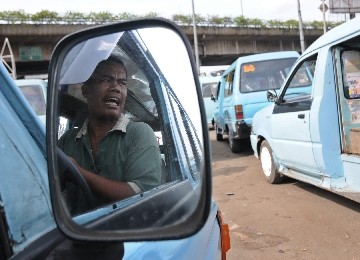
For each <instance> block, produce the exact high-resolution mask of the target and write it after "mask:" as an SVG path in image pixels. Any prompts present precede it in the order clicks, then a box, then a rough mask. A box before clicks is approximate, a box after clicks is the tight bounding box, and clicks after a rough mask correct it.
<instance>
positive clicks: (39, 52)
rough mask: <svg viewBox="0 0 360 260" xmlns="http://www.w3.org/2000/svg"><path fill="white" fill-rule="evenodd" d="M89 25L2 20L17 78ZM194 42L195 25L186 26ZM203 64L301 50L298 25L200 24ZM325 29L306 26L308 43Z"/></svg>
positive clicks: (39, 67) (0, 31)
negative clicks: (255, 54) (73, 33)
mask: <svg viewBox="0 0 360 260" xmlns="http://www.w3.org/2000/svg"><path fill="white" fill-rule="evenodd" d="M88 27H89V26H87V25H79V24H78V25H59V24H52V25H49V24H44V25H29V24H19V25H16V24H0V43H1V44H2V43H3V42H4V40H5V38H8V39H9V42H10V45H11V49H12V51H13V54H14V56H15V61H16V71H17V78H22V77H23V76H24V75H32V74H44V73H47V67H48V64H49V59H50V56H51V53H52V51H53V49H54V47H55V45H56V43H57V42H58V41H59V40H60V39H61V38H63V37H64V36H65V35H67V34H69V33H72V32H75V31H78V30H81V29H85V28H88ZM182 29H183V31H184V32H185V34H186V35H187V36H188V39H189V40H190V42H191V44H192V45H193V42H194V41H193V39H194V36H193V27H192V26H182ZM196 30H197V35H198V50H199V58H200V64H201V65H203V66H210V65H227V64H231V62H232V61H234V60H235V59H236V58H237V57H239V56H244V55H249V54H254V53H261V52H270V51H285V50H295V51H298V52H301V47H300V37H299V31H298V29H297V28H294V29H286V28H239V27H220V26H219V27H214V26H198V27H197V28H196ZM322 33H323V32H322V30H305V31H304V38H305V46H309V45H310V44H311V43H312V42H313V41H315V40H316V39H317V38H318V37H319V36H321V35H322Z"/></svg>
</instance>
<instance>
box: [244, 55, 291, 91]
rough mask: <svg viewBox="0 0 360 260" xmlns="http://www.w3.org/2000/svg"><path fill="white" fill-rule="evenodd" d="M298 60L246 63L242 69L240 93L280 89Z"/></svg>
mask: <svg viewBox="0 0 360 260" xmlns="http://www.w3.org/2000/svg"><path fill="white" fill-rule="evenodd" d="M296 59H297V58H286V59H276V60H266V61H258V62H251V63H244V64H242V65H241V67H240V70H241V71H240V92H243V93H246V92H256V91H266V90H269V89H279V88H280V87H281V86H282V84H283V83H284V81H285V79H286V77H287V75H288V73H289V72H290V69H291V67H292V66H293V65H294V63H295V61H296Z"/></svg>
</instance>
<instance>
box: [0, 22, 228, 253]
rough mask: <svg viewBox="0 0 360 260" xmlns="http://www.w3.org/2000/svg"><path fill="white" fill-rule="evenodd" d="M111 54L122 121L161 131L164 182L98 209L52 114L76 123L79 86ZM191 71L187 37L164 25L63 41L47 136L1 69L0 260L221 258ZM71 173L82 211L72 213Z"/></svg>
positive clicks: (54, 69)
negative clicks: (120, 68)
mask: <svg viewBox="0 0 360 260" xmlns="http://www.w3.org/2000/svg"><path fill="white" fill-rule="evenodd" d="M164 39H166V40H164ZM175 50H176V51H175ZM110 53H111V54H112V55H115V56H116V57H117V58H120V59H121V60H123V61H124V63H125V65H126V69H127V76H128V85H127V88H128V96H127V100H126V104H125V109H126V111H127V113H126V116H127V117H128V118H129V119H131V120H136V121H143V122H146V123H147V124H148V125H149V126H150V127H152V129H153V130H154V132H157V133H160V134H161V137H162V145H161V147H160V148H161V152H162V155H163V156H162V158H163V159H164V165H165V166H164V169H163V170H164V172H163V173H162V174H163V175H162V176H163V177H164V178H163V182H162V183H161V185H159V186H158V187H156V188H153V189H151V190H149V191H146V192H142V193H140V194H137V195H134V196H132V197H130V198H127V199H124V200H120V201H115V202H112V203H109V204H104V205H100V206H98V207H95V208H93V195H92V192H91V190H90V189H89V186H88V185H87V183H86V181H84V179H83V178H82V177H81V174H80V173H79V172H78V170H77V168H76V167H75V166H74V164H73V163H72V162H71V161H70V160H69V159H68V157H67V156H65V154H64V153H63V152H62V151H61V150H60V149H59V148H58V146H57V142H58V135H59V124H60V120H59V119H60V118H61V117H64V118H66V120H68V125H69V127H74V128H75V127H78V126H80V125H81V124H82V122H83V121H84V119H85V118H86V113H87V109H86V107H87V103H86V100H85V99H84V98H83V97H82V95H81V87H82V85H83V82H85V79H88V77H89V75H90V74H91V73H92V71H93V70H94V68H95V67H96V65H97V64H98V63H99V62H100V61H101V60H103V59H107V58H108V57H109V55H110ZM174 59H176V61H177V62H176V65H175V64H174V63H171V62H170V61H172V60H174ZM169 64H174V65H169ZM179 69H181V71H182V73H181V75H180V74H179V73H174V72H176V71H177V70H179ZM194 71H196V70H195V62H194V58H193V54H192V53H191V46H190V44H189V42H188V40H187V38H186V36H185V35H184V34H183V33H182V32H181V31H180V29H179V27H177V26H176V25H175V24H173V23H172V22H168V21H166V20H163V19H146V20H137V21H129V22H124V23H117V24H109V25H104V26H98V27H94V28H92V29H87V30H84V31H81V32H78V33H74V34H72V35H69V36H67V37H65V38H64V39H63V40H62V41H60V43H59V44H58V45H57V47H56V49H55V50H54V53H53V55H52V60H51V62H50V66H49V82H48V92H47V110H46V111H47V114H46V135H45V128H44V126H43V124H42V123H41V121H40V120H38V118H37V115H36V114H35V113H34V111H33V109H32V108H31V106H29V104H28V102H27V100H26V99H25V97H24V95H23V94H22V93H21V91H20V88H19V87H18V86H17V84H16V83H15V81H14V80H13V79H12V78H11V77H10V75H9V74H8V72H7V70H6V68H5V67H4V65H3V64H2V63H1V64H0V82H1V88H0V106H1V109H0V117H1V119H2V120H1V122H0V124H1V127H0V148H1V149H0V163H1V165H2V171H1V182H0V195H1V196H0V198H1V203H0V209H1V210H0V259H8V258H11V259H64V258H66V259H134V258H135V259H136V258H138V259H139V258H140V259H142V258H149V259H174V258H179V259H225V257H226V251H227V250H229V248H230V237H229V230H228V227H227V225H226V224H225V223H224V222H223V221H222V218H221V212H220V211H219V209H218V206H217V204H216V203H215V202H214V201H213V200H212V198H211V189H210V187H211V171H210V167H211V160H210V153H209V152H208V151H209V149H210V148H209V143H208V129H207V127H206V121H205V110H204V106H203V101H202V95H201V88H200V84H199V81H198V77H197V75H194V73H193V72H194ZM184 86H186V87H184ZM66 176H72V180H73V181H72V182H71V184H72V185H73V186H74V187H75V188H77V191H78V194H82V195H83V197H84V200H85V202H86V203H87V205H88V206H89V207H88V210H86V212H81V213H76V214H74V213H73V212H72V211H71V208H70V205H69V204H70V202H71V201H72V199H74V197H72V195H71V194H70V193H68V192H67V190H66V185H65V184H66V183H68V182H69V180H68V178H67V177H66Z"/></svg>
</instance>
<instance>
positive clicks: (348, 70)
mask: <svg viewBox="0 0 360 260" xmlns="http://www.w3.org/2000/svg"><path fill="white" fill-rule="evenodd" d="M359 25H360V19H359V18H354V19H352V20H350V21H349V22H347V23H345V24H342V25H340V26H338V27H336V28H334V29H332V30H331V31H329V32H328V33H326V34H324V35H323V36H322V37H320V38H319V39H318V40H317V41H315V42H314V43H313V44H312V45H311V46H310V47H309V48H308V49H307V50H306V51H305V52H304V53H303V54H302V56H301V57H300V58H299V59H298V61H297V62H296V64H295V65H294V67H293V70H292V71H291V73H290V75H289V77H288V78H287V80H286V82H285V84H284V86H283V88H282V89H281V90H280V92H279V94H278V96H275V95H274V94H271V95H272V98H273V100H274V101H275V102H273V103H272V104H271V106H269V107H267V108H265V109H263V110H260V111H259V112H258V113H257V114H256V115H255V117H254V120H253V128H252V134H251V145H252V148H253V150H254V154H255V156H256V157H257V158H260V159H261V164H262V168H263V171H264V175H265V178H266V179H267V180H268V182H270V183H276V182H280V181H282V179H283V177H284V176H289V177H292V178H295V179H298V180H301V181H304V182H307V183H310V184H313V185H316V186H318V187H321V188H323V189H326V190H330V191H332V192H335V193H338V194H340V195H342V196H345V197H348V198H350V199H352V200H355V201H358V202H359V201H360V195H359V194H360V181H359V178H358V173H359V172H360V157H359V155H360V145H359V144H360V130H359V129H360V120H359V118H360V85H359V82H360V52H359V47H360V38H359V37H360V26H359ZM304 68H305V69H304ZM304 72H306V73H304ZM299 75H300V77H299ZM306 75H308V76H306ZM299 78H300V79H301V80H302V81H303V82H307V85H308V92H307V93H304V92H303V93H300V92H298V93H292V94H291V95H288V94H290V93H289V91H288V90H289V86H291V84H293V82H295V81H298V79H299Z"/></svg>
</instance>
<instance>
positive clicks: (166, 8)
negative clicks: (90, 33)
mask: <svg viewBox="0 0 360 260" xmlns="http://www.w3.org/2000/svg"><path fill="white" fill-rule="evenodd" d="M193 1H194V9H195V13H196V14H200V15H202V16H204V17H207V16H208V15H209V16H214V15H218V16H221V17H224V16H230V17H237V16H240V15H244V16H245V17H247V18H259V19H262V20H274V19H277V20H282V21H285V20H289V19H298V10H297V0H193ZM325 2H326V3H327V4H328V0H327V1H325ZM321 3H322V1H321V0H300V8H301V16H302V20H303V21H313V20H318V21H322V20H323V14H322V12H321V11H320V9H319V7H320V5H321ZM1 9H2V10H3V11H14V10H24V11H25V12H26V13H30V14H32V13H37V12H39V11H41V10H49V11H55V12H57V13H59V14H64V13H66V12H67V11H76V12H81V13H90V12H100V11H108V12H111V13H115V14H117V13H123V12H128V13H132V14H136V15H144V14H147V13H150V12H155V13H157V14H159V15H160V16H162V17H165V18H171V17H172V15H174V14H184V15H189V14H192V0H177V1H175V0H127V1H125V0H12V1H7V0H3V1H2V3H1ZM325 19H326V20H331V21H342V20H344V15H343V14H330V11H327V13H326V15H325Z"/></svg>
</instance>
